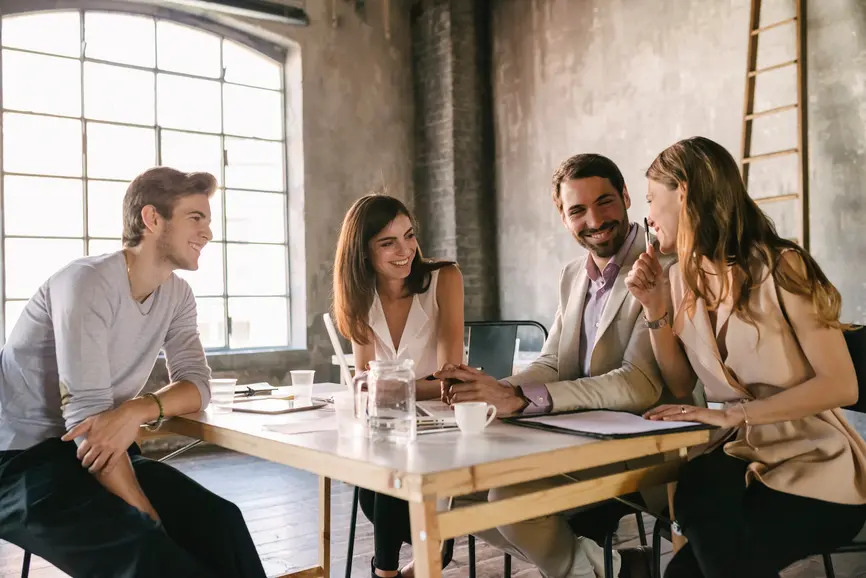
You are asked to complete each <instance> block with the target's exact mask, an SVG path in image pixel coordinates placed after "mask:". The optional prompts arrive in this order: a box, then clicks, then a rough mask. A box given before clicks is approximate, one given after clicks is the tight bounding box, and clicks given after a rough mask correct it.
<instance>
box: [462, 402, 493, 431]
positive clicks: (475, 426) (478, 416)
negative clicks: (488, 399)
mask: <svg viewBox="0 0 866 578" xmlns="http://www.w3.org/2000/svg"><path fill="white" fill-rule="evenodd" d="M454 416H455V417H456V418H457V427H459V428H460V431H461V432H463V433H465V434H478V433H481V432H482V431H484V428H486V427H487V426H488V425H490V422H492V421H493V419H494V418H495V417H496V407H495V406H492V405H488V404H486V403H484V402H483V401H464V402H461V403H455V404H454Z"/></svg>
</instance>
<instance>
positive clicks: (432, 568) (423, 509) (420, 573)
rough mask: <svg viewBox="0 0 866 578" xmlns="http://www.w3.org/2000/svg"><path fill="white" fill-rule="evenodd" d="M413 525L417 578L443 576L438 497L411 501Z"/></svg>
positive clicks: (413, 550) (410, 512)
mask: <svg viewBox="0 0 866 578" xmlns="http://www.w3.org/2000/svg"><path fill="white" fill-rule="evenodd" d="M409 520H410V521H411V525H412V555H413V556H414V558H415V576H417V578H442V553H441V547H442V540H441V539H440V538H439V520H438V518H437V517H436V499H435V498H428V499H426V500H424V501H423V502H409Z"/></svg>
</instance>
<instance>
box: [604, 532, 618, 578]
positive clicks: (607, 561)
mask: <svg viewBox="0 0 866 578" xmlns="http://www.w3.org/2000/svg"><path fill="white" fill-rule="evenodd" d="M604 578H615V577H614V575H613V532H611V533H610V534H608V535H607V536H605V537H604Z"/></svg>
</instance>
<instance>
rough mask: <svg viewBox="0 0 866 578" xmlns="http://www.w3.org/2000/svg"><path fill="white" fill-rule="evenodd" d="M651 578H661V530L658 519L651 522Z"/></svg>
mask: <svg viewBox="0 0 866 578" xmlns="http://www.w3.org/2000/svg"><path fill="white" fill-rule="evenodd" d="M653 578H662V532H661V521H659V520H656V521H655V524H653Z"/></svg>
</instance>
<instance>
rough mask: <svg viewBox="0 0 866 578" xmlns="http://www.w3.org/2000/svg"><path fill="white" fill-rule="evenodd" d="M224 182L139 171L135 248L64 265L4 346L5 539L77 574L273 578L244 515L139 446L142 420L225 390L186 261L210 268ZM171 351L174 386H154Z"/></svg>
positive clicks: (0, 491) (126, 222)
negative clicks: (216, 384) (217, 194)
mask: <svg viewBox="0 0 866 578" xmlns="http://www.w3.org/2000/svg"><path fill="white" fill-rule="evenodd" d="M216 186H217V183H216V179H215V178H214V177H213V175H210V174H208V173H183V172H180V171H176V170H174V169H171V168H167V167H157V168H153V169H149V170H148V171H145V172H144V173H142V174H141V175H139V176H138V177H136V179H135V180H133V181H132V183H131V184H130V186H129V188H128V189H127V191H126V196H125V197H124V200H123V245H124V248H123V250H121V251H118V252H116V253H111V254H108V255H99V256H90V257H84V258H81V259H77V260H75V261H73V262H71V263H70V264H68V265H67V266H66V267H64V268H63V269H61V270H60V271H58V272H57V273H55V274H54V275H52V276H51V277H50V278H49V279H48V280H47V281H46V282H45V283H44V284H43V285H42V286H41V287H40V288H39V290H38V291H37V292H36V294H35V295H34V296H33V297H32V298H31V299H30V301H29V302H28V303H27V306H26V308H25V309H24V312H23V313H22V314H21V318H20V319H19V321H18V323H16V325H15V327H14V329H13V330H12V333H11V334H10V336H9V339H8V341H7V342H6V345H5V346H4V347H3V348H2V349H0V538H2V539H5V540H8V541H10V542H12V543H14V544H17V545H19V546H21V547H22V548H26V549H27V550H29V551H31V552H33V553H34V554H36V555H38V556H41V557H42V558H45V559H46V560H48V561H49V562H50V563H52V564H53V565H54V566H56V567H57V568H59V569H61V570H63V571H64V572H66V573H67V574H69V575H71V576H73V577H78V576H82V577H83V576H112V577H114V576H117V577H120V576H124V577H127V576H128V577H133V576H134V577H142V578H143V577H148V578H149V577H154V578H156V577H160V578H171V577H178V578H180V577H181V576H183V577H218V576H219V577H226V578H228V577H240V576H243V577H245V578H246V577H254V578H264V576H265V572H264V570H263V568H262V564H261V561H260V560H259V557H258V554H257V552H256V548H255V545H254V544H253V541H252V539H251V537H250V534H249V531H248V529H247V527H246V524H245V523H244V519H243V517H242V516H241V513H240V510H238V508H237V507H236V506H235V505H234V504H232V503H230V502H228V501H226V500H224V499H222V498H220V497H219V496H217V495H215V494H213V493H211V492H209V491H208V490H206V489H204V488H202V487H201V486H199V485H198V484H197V483H196V482H194V481H193V480H191V479H190V478H187V477H186V476H185V475H184V474H182V473H180V472H179V471H177V470H175V469H174V468H172V467H171V466H169V465H167V464H163V463H159V462H155V461H153V460H149V459H147V458H144V457H142V456H141V455H140V452H139V451H138V448H137V446H136V445H135V439H136V436H137V434H138V432H139V428H140V426H142V425H147V424H149V425H150V426H151V427H154V426H158V425H159V424H160V423H161V422H162V420H163V419H165V418H168V417H171V416H174V415H179V414H184V413H190V412H195V411H199V410H200V409H202V408H204V407H206V406H207V404H208V402H209V401H210V391H209V385H208V381H209V379H210V369H209V367H208V365H207V361H206V359H205V354H204V349H203V348H202V345H201V341H200V339H199V334H198V328H197V323H196V305H195V298H194V297H193V293H192V290H191V289H190V287H189V285H188V284H187V283H186V281H184V280H182V279H181V278H179V277H178V276H177V275H175V274H174V271H175V270H177V269H184V270H188V271H194V270H196V269H198V260H199V255H200V253H201V250H202V249H203V248H204V246H205V245H206V244H207V243H208V241H210V239H211V237H212V234H211V230H210V220H211V212H210V197H211V196H212V195H213V193H214V190H215V189H216ZM160 351H163V352H164V353H165V357H166V363H167V366H168V372H169V381H170V384H169V385H167V386H166V387H164V388H162V389H160V390H159V391H157V392H156V393H145V394H142V389H143V386H144V384H145V382H146V381H147V379H148V377H149V375H150V372H151V370H152V369H153V365H154V362H155V361H156V358H157V356H158V355H159V353H160Z"/></svg>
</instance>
